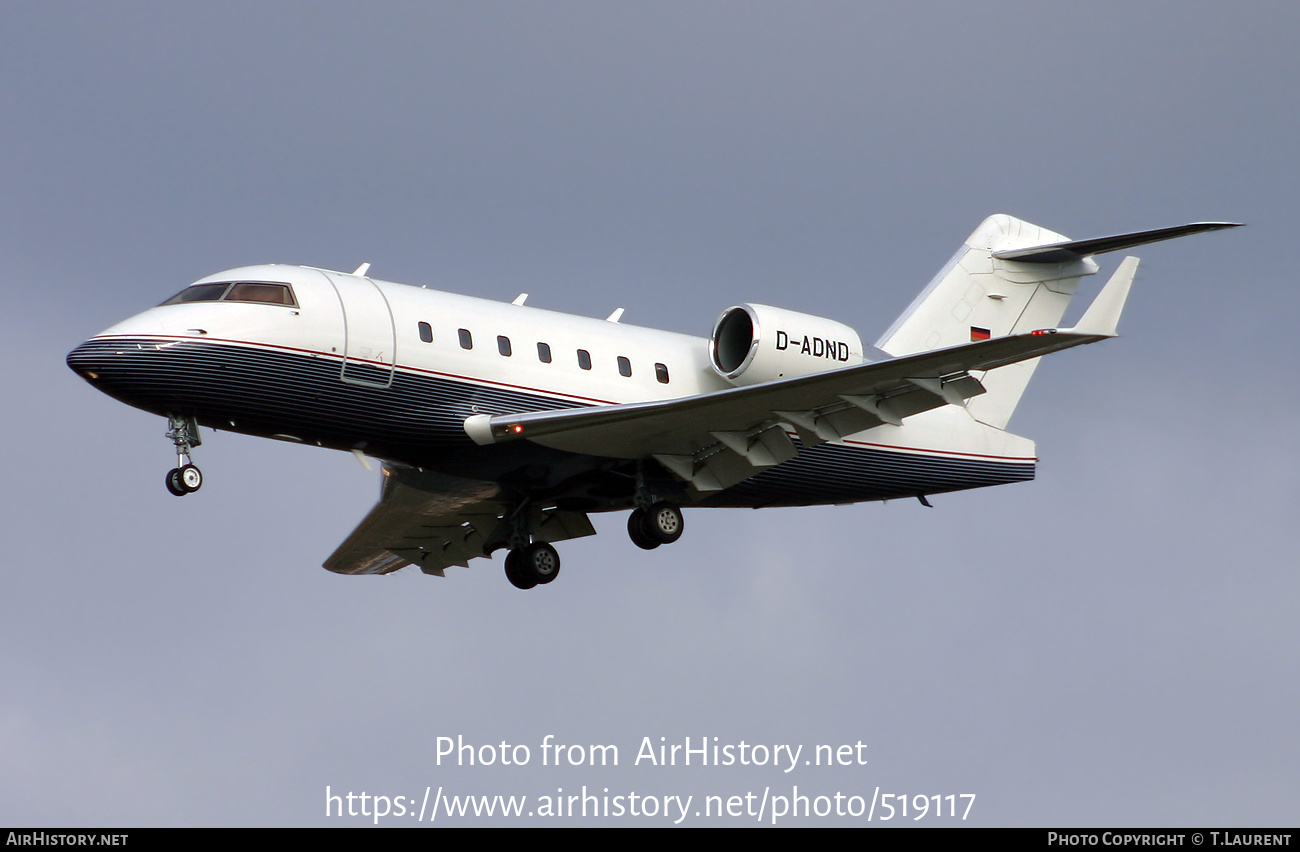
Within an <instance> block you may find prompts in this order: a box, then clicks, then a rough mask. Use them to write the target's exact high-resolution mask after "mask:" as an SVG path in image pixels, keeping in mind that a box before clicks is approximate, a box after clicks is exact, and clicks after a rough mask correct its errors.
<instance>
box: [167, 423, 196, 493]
mask: <svg viewBox="0 0 1300 852" xmlns="http://www.w3.org/2000/svg"><path fill="white" fill-rule="evenodd" d="M167 426H168V429H167V437H168V438H171V439H172V443H173V444H175V445H176V467H174V468H172V469H171V470H169V471H167V478H166V483H167V490H168V491H170V492H171V493H172V494H175V495H176V496H177V497H184V496H185V495H186V494H191V493H193V492H195V491H198V490H199V489H200V488H202V487H203V471H201V470H199V468H198V466H197V465H195V464H194V460H193V459H192V458H191V457H190V454H191V453H192V452H193V450H194V448H195V447H197V446H198V445H200V444H202V443H203V439H202V438H201V437H200V436H199V424H198V421H196V420H195V419H194V418H193V417H179V416H177V415H175V414H169V415H167Z"/></svg>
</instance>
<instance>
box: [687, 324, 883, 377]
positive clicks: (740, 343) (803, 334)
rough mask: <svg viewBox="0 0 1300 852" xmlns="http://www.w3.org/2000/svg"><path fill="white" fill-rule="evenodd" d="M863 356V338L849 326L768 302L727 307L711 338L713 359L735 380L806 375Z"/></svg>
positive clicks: (721, 371) (717, 368)
mask: <svg viewBox="0 0 1300 852" xmlns="http://www.w3.org/2000/svg"><path fill="white" fill-rule="evenodd" d="M862 361H863V358H862V341H861V339H859V337H858V333H857V332H856V331H854V330H853V329H851V328H849V327H848V326H847V325H844V324H843V323H839V322H836V321H835V320H829V319H825V318H824V317H815V316H812V315H810V314H801V313H796V312H795V311H787V310H785V309H783V308H773V307H770V306H768V305H736V306H733V307H730V308H727V309H726V310H725V311H723V312H722V315H721V316H719V317H718V321H717V322H716V323H714V324H713V336H712V337H710V338H709V363H710V364H712V365H713V369H714V371H715V372H716V373H717V374H718V375H719V376H722V377H723V378H724V379H726V380H727V381H729V382H731V383H732V384H733V385H753V384H758V383H760V382H770V381H772V380H774V379H782V378H788V377H790V376H804V375H808V374H809V373H820V372H823V371H825V370H833V369H835V368H837V367H847V366H850V365H852V364H861V363H862Z"/></svg>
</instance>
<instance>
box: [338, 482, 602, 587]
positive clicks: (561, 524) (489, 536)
mask: <svg viewBox="0 0 1300 852" xmlns="http://www.w3.org/2000/svg"><path fill="white" fill-rule="evenodd" d="M383 470H384V485H383V490H382V492H381V494H380V498H379V502H378V503H376V504H375V507H374V508H373V509H371V510H370V514H368V515H366V517H365V519H364V520H362V521H361V523H360V524H359V525H358V526H357V528H356V529H355V530H353V531H352V534H351V535H350V536H348V537H347V539H346V540H345V541H344V542H343V543H342V544H341V545H339V548H338V549H337V550H335V551H334V553H333V554H331V555H330V557H329V558H328V559H326V560H325V567H326V568H328V569H329V570H331V571H333V572H335V573H337V574H389V573H391V572H393V571H396V570H398V569H399V568H404V567H406V566H407V565H418V566H419V568H420V570H421V571H423V572H424V573H426V574H436V575H437V576H439V577H441V576H443V571H444V570H445V569H446V568H448V567H450V566H452V565H461V566H466V565H468V563H469V560H470V559H473V558H474V557H476V556H489V555H491V553H492V551H493V550H494V549H496V548H497V547H501V546H504V545H505V544H506V543H507V542H508V541H509V538H510V529H511V523H510V520H511V518H510V515H509V513H510V511H511V506H510V504H508V503H507V501H506V500H505V497H504V495H503V494H501V490H500V488H499V487H498V486H497V485H496V484H495V483H491V482H483V481H479V480H470V479H460V478H457V477H451V476H443V475H440V474H435V473H430V472H428V471H417V470H414V469H412V468H408V467H403V466H398V465H392V464H387V463H386V464H384V468H383ZM525 510H530V509H527V508H526V509H525ZM531 511H536V512H537V513H538V515H539V516H540V517H539V518H538V519H537V521H538V524H539V525H538V526H537V527H536V531H535V532H534V537H535V538H537V539H538V540H541V541H562V540H564V539H567V538H578V537H580V536H584V535H594V534H595V532H596V531H595V529H594V528H593V527H592V525H591V522H590V521H589V520H588V519H587V516H586V515H584V514H582V513H580V512H561V511H556V510H551V511H549V512H547V511H539V510H537V509H536V508H535V507H534V508H532V509H531Z"/></svg>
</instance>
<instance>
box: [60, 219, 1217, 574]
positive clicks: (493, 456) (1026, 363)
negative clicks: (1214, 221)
mask: <svg viewBox="0 0 1300 852" xmlns="http://www.w3.org/2000/svg"><path fill="white" fill-rule="evenodd" d="M1213 227H1221V226H1219V225H1214V226H1210V225H1202V226H1183V229H1181V231H1180V233H1170V234H1168V235H1164V232H1144V233H1143V234H1137V235H1123V236H1121V237H1116V238H1105V239H1106V240H1110V241H1111V243H1105V241H1104V240H1096V241H1080V242H1075V243H1071V242H1069V241H1066V240H1065V238H1063V237H1061V236H1060V235H1059V234H1053V233H1052V232H1050V231H1044V230H1042V229H1039V228H1037V227H1036V226H1032V225H1028V223H1023V222H1020V221H1019V220H1015V219H1012V218H1011V217H992V218H991V219H989V220H987V221H986V222H985V224H984V225H982V226H981V229H980V230H977V231H976V233H975V234H973V235H972V237H971V239H969V240H968V241H967V244H966V245H965V246H963V248H962V250H961V251H959V252H958V255H957V257H955V258H954V261H953V263H950V264H949V266H948V268H946V269H945V270H944V272H942V273H940V275H939V277H937V278H936V279H935V281H934V282H933V283H932V284H931V285H930V287H929V288H927V290H926V292H925V293H923V294H922V296H921V297H918V300H917V302H916V303H914V305H913V306H912V308H910V309H909V311H908V313H907V314H905V315H904V316H903V317H901V318H900V320H899V322H897V323H895V326H894V327H893V328H892V329H891V330H890V332H889V333H887V334H886V336H885V337H884V338H882V340H881V341H880V344H879V345H880V346H881V347H882V350H884V351H882V350H869V349H867V348H866V347H864V346H863V345H862V344H861V342H860V340H859V339H858V338H857V335H856V333H855V332H854V331H853V330H852V329H850V328H848V327H847V326H844V325H842V324H840V323H838V322H836V321H833V320H826V319H821V318H817V317H810V316H807V315H803V314H796V313H794V312H790V311H783V310H780V309H775V308H766V307H764V306H750V305H742V306H735V307H732V308H729V309H728V311H726V312H724V314H723V316H722V317H720V318H719V322H718V324H717V325H716V326H715V329H714V333H713V335H712V336H711V337H709V338H701V337H693V336H689V335H683V334H676V333H672V332H666V331H658V330H653V329H647V328H640V327H637V326H634V325H627V324H624V323H621V322H617V321H610V320H602V319H593V318H588V317H580V316H573V315H569V314H563V313H557V312H553V311H547V310H541V309H538V308H533V307H528V306H526V305H524V304H522V297H521V298H520V299H518V300H516V302H517V303H503V302H496V301H490V300H486V299H481V298H474V297H470V296H463V295H457V294H453V293H445V292H440V291H436V290H430V289H425V288H422V287H413V286H409V285H403V284H395V283H391V282H386V281H380V280H376V279H373V278H370V277H368V276H367V275H366V272H367V271H368V267H365V268H362V269H358V270H357V272H356V273H343V272H335V271H329V270H322V269H316V268H311V267H300V266H285V265H274V264H272V265H262V266H248V267H241V268H237V269H231V270H227V271H224V272H220V273H217V274H215V275H211V276H208V277H207V278H204V279H201V280H200V281H198V282H196V283H195V284H194V285H191V286H190V287H189V288H186V290H184V291H182V293H180V294H178V295H177V296H176V297H173V299H171V300H168V302H165V303H164V304H162V305H159V306H158V307H154V308H151V309H149V310H147V311H144V312H143V313H140V314H137V315H135V316H133V317H131V318H129V319H127V320H124V321H123V322H120V323H118V324H117V325H114V326H112V327H111V328H109V329H106V330H105V331H103V332H101V333H100V334H97V335H95V336H94V337H92V338H90V339H89V340H87V341H86V342H84V343H82V344H81V345H80V346H78V347H77V348H76V349H74V350H73V351H72V352H71V353H70V354H69V355H68V357H67V361H68V365H69V366H70V367H71V368H72V369H73V370H74V371H76V372H77V373H78V374H79V375H81V376H82V377H83V378H85V379H86V380H87V381H89V382H90V383H91V384H93V385H94V386H95V387H96V388H98V389H99V390H101V391H103V392H104V393H106V394H108V395H110V396H112V397H114V398H116V399H119V400H121V401H122V402H125V403H127V404H129V405H132V406H135V407H137V408H140V409H143V410H145V411H149V412H152V413H154V414H158V415H161V416H164V417H167V418H169V421H170V422H171V424H172V428H173V431H172V432H171V433H169V435H170V436H172V437H173V439H174V442H175V443H176V447H177V453H178V468H177V469H174V470H173V471H172V472H171V473H169V475H168V488H169V489H171V490H172V491H173V493H175V494H178V495H184V494H186V493H189V492H191V491H194V490H197V488H198V486H199V485H200V484H201V476H200V475H199V473H198V470H197V468H195V467H194V466H193V464H192V463H191V462H190V460H189V454H190V451H191V450H192V448H193V447H194V446H197V445H198V443H199V437H198V426H199V425H202V426H208V427H210V428H213V429H216V430H221V431H235V432H241V433H245V434H250V435H258V436H262V437H270V438H277V439H281V440H286V441H293V442H298V443H304V444H314V445H317V446H321V447H326V448H330V449H337V450H349V451H354V452H359V453H364V454H365V455H367V456H371V457H374V458H378V459H381V460H382V461H383V462H384V463H385V473H386V474H387V477H386V484H385V491H384V497H383V499H382V500H381V502H380V504H379V505H378V506H377V507H376V509H375V511H374V512H372V514H371V517H369V518H367V520H366V521H365V522H363V525H362V527H360V528H358V530H357V532H356V533H354V534H353V537H352V538H350V539H349V540H348V542H346V543H345V545H344V547H343V548H340V551H339V552H338V553H336V554H335V556H334V557H331V561H330V562H327V567H330V568H331V569H332V570H336V571H340V572H343V573H387V572H389V571H392V570H396V569H397V568H399V567H403V566H404V565H407V564H412V563H413V564H417V565H420V567H422V568H423V569H424V570H425V571H426V572H428V573H435V574H441V573H442V568H443V567H445V566H446V565H449V564H465V562H466V561H467V560H468V559H469V558H473V557H474V556H484V555H489V554H490V553H491V552H492V550H494V549H496V548H499V547H509V548H510V549H511V558H512V559H513V560H514V564H513V566H512V563H511V561H510V560H507V574H508V575H509V576H510V577H511V580H512V582H514V583H515V585H518V586H521V587H528V586H529V585H535V584H537V583H546V582H549V581H550V579H553V577H554V572H557V571H558V556H554V548H551V547H550V545H549V544H547V542H550V541H557V540H561V539H563V538H569V537H574V536H577V535H585V534H590V532H591V528H590V524H589V522H587V520H586V513H590V512H601V511H614V510H621V509H634V510H635V512H639V513H640V514H639V515H637V516H636V517H634V518H633V519H632V520H631V521H630V522H629V531H630V533H631V535H632V538H633V540H634V541H636V542H637V543H638V544H639V545H640V546H642V547H646V548H651V547H655V546H658V545H659V544H662V543H668V542H670V541H673V540H675V538H676V536H677V535H680V533H681V515H680V512H677V509H678V507H680V506H748V507H764V506H795V505H815V504H829V503H853V502H859V501H866V500H884V499H891V498H899V497H918V498H920V499H921V500H922V502H925V497H926V496H927V495H931V494H937V493H942V492H948V491H955V490H961V489H968V488H977V487H982V486H988V485H998V484H1004V483H1011V482H1020V481H1025V480H1029V479H1032V478H1033V476H1034V467H1035V462H1036V459H1035V456H1034V445H1033V442H1032V441H1029V440H1027V439H1025V438H1021V437H1019V436H1016V435H1013V434H1011V433H1009V432H1007V431H1005V429H1004V428H1003V427H1004V426H1005V422H1006V419H1007V418H1008V417H1009V416H1010V412H1011V409H1013V408H1014V406H1015V404H1016V401H1017V400H1018V398H1019V395H1020V392H1021V391H1022V390H1023V387H1024V384H1025V383H1027V381H1028V376H1029V374H1030V373H1032V370H1033V365H1034V364H1035V363H1036V359H1037V355H1040V354H1046V352H1050V351H1054V350H1056V349H1061V348H1066V347H1067V346H1071V345H1077V344H1079V343H1088V342H1093V341H1095V340H1100V339H1104V338H1105V337H1109V336H1113V334H1114V321H1115V320H1117V319H1118V313H1119V309H1120V308H1122V305H1123V297H1124V295H1125V294H1126V293H1127V286H1128V281H1131V278H1132V271H1133V269H1135V268H1136V261H1135V260H1134V261H1132V263H1131V268H1130V269H1129V270H1128V271H1127V273H1125V275H1126V276H1127V279H1126V280H1124V281H1119V282H1118V283H1117V282H1116V280H1112V286H1108V288H1107V291H1104V292H1103V296H1102V297H1099V298H1098V300H1097V303H1095V304H1094V307H1093V308H1092V309H1090V310H1089V313H1088V315H1087V316H1086V317H1085V320H1088V319H1089V317H1091V318H1092V319H1091V320H1089V322H1088V323H1080V326H1079V327H1077V328H1076V329H1062V330H1058V329H1055V328H1054V327H1053V326H1055V324H1056V322H1058V321H1059V319H1060V315H1061V312H1062V311H1063V310H1064V308H1065V303H1066V302H1068V301H1069V298H1070V296H1071V295H1072V293H1073V292H1074V287H1075V283H1076V282H1077V281H1078V280H1079V278H1080V277H1082V276H1083V275H1088V274H1091V273H1092V272H1094V271H1096V265H1095V264H1094V263H1092V261H1091V259H1090V257H1089V255H1090V254H1091V253H1093V252H1092V251H1085V249H1095V251H1109V250H1112V243H1117V244H1116V245H1114V246H1113V247H1123V246H1128V245H1134V244H1140V243H1141V242H1149V241H1152V240H1153V239H1165V238H1169V237H1170V236H1179V235H1182V233H1193V232H1195V230H1209V229H1213ZM1188 229H1194V230H1188ZM1168 230H1169V231H1170V232H1172V231H1175V230H1179V229H1168ZM1157 233H1159V234H1162V235H1161V236H1156V237H1152V236H1151V235H1153V234H1157ZM1139 237H1144V238H1145V239H1138V238H1139ZM1103 243H1105V244H1104V245H1103ZM1035 252H1037V255H1035V254H1034V253H1035ZM1000 255H1007V256H1008V258H1009V259H1005V260H1003V259H1000ZM1011 255H1015V256H1014V257H1011ZM1121 277H1123V276H1121V275H1120V274H1119V273H1117V276H1116V278H1117V279H1118V278H1121ZM1121 290H1122V292H1120V291H1121ZM1107 292H1110V294H1111V295H1109V296H1107V295H1106V293H1107ZM1116 300H1117V305H1116V304H1112V303H1115V302H1116ZM1103 302H1106V304H1102V303H1103ZM1036 312H1037V314H1036ZM1111 314H1113V316H1111ZM1039 315H1041V316H1039ZM1039 319H1041V320H1046V321H1045V322H1042V323H1041V324H1039V323H1037V322H1035V321H1036V320H1039ZM1107 322H1109V328H1106V327H1103V326H1105V325H1106V323H1107ZM1085 325H1087V326H1089V327H1084V326H1085ZM1094 326H1095V327H1094ZM1058 331H1059V332H1060V334H1058ZM1034 335H1037V337H1034ZM936 353H939V354H936ZM985 385H987V389H986V387H985ZM1004 386H1006V387H1004ZM1008 388H1009V389H1008ZM986 392H987V393H988V394H989V399H987V400H983V401H980V400H979V397H980V396H981V395H983V394H985V393H986ZM972 398H973V399H972ZM968 401H970V404H968ZM977 401H979V404H980V405H983V406H984V408H983V409H978V407H977V405H976V402H977ZM981 412H983V413H981ZM668 510H671V511H668ZM665 512H667V514H665ZM674 513H675V514H674ZM651 516H654V517H655V518H658V519H659V522H660V526H659V527H656V526H655V525H654V524H653V523H651V522H650V521H649V520H646V518H649V517H651ZM457 536H459V537H460V539H459V540H458V539H457ZM345 551H346V552H345ZM552 557H554V564H553V570H552V569H551V568H548V565H549V563H547V560H548V559H551V558H552ZM524 561H528V564H529V565H534V563H536V565H534V567H535V568H536V570H535V571H534V572H533V573H532V574H529V573H528V571H527V570H525V569H521V568H520V567H519V565H521V564H523V562H524ZM548 570H550V571H551V573H549V574H548V573H547V571H548ZM534 581H535V582H534Z"/></svg>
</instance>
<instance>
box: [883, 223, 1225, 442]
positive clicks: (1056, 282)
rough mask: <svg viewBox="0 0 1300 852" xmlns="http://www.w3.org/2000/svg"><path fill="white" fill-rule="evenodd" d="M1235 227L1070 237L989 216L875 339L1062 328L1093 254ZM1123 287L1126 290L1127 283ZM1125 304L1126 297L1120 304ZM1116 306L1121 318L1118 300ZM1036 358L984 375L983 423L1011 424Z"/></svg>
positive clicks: (929, 345) (935, 344)
mask: <svg viewBox="0 0 1300 852" xmlns="http://www.w3.org/2000/svg"><path fill="white" fill-rule="evenodd" d="M1232 227H1236V225H1234V224H1230V223H1227V222H1201V223H1196V224H1192V225H1183V226H1179V227H1176V228H1163V229H1160V230H1157V231H1142V232H1138V233H1134V234H1119V235H1116V236H1112V237H1101V238H1099V239H1091V240H1070V239H1069V238H1068V237H1065V236H1063V235H1061V234H1057V233H1054V232H1052V231H1049V230H1047V229H1046V228H1040V227H1038V226H1037V225H1032V224H1030V223H1029V222H1024V221H1022V220H1020V219H1016V218H1015V217H1013V216H1007V215H1006V214H1002V213H999V214H997V215H994V216H990V217H989V218H987V219H985V220H984V221H983V222H982V223H980V226H979V227H978V228H976V229H975V233H973V234H971V235H970V237H969V238H967V240H966V243H965V245H963V246H962V247H961V249H960V250H958V252H957V254H955V255H954V256H953V258H952V260H950V261H948V265H947V266H945V267H944V268H943V269H942V270H941V271H940V272H939V274H938V275H937V276H935V278H934V280H933V281H931V282H930V284H929V285H928V286H927V287H926V288H925V289H924V290H923V291H921V294H920V295H919V296H917V297H916V300H915V301H914V302H912V304H911V305H910V306H909V307H908V309H907V310H906V311H904V312H903V314H902V316H900V317H899V318H898V319H897V320H895V321H894V324H893V325H892V326H890V328H889V330H888V331H886V332H885V334H884V336H882V337H881V338H880V340H879V341H878V342H877V343H876V346H877V347H879V348H880V349H883V350H884V351H886V352H888V353H889V354H890V355H911V354H913V353H916V352H925V351H929V350H931V349H938V348H942V347H946V346H956V345H958V344H962V343H969V342H970V341H972V340H982V339H985V338H991V337H1003V336H1005V335H1009V334H1020V333H1024V332H1029V331H1033V330H1035V329H1040V328H1055V327H1056V326H1057V325H1059V324H1060V322H1061V317H1062V316H1064V315H1065V309H1066V307H1068V306H1069V304H1070V299H1071V298H1072V297H1073V296H1074V292H1075V289H1076V288H1077V286H1078V283H1079V279H1080V278H1082V277H1083V276H1085V275H1093V274H1095V273H1096V272H1097V264H1096V263H1095V262H1094V261H1093V260H1092V255H1094V254H1101V253H1102V252H1108V251H1117V250H1120V249H1124V248H1129V247H1132V246H1136V245H1143V244H1145V243H1151V242H1156V241H1159V240H1168V239H1173V238H1175V237H1181V236H1186V235H1188V234H1195V233H1200V232H1203V231H1213V230H1219V229H1221V228H1232ZM1135 269H1136V260H1134V261H1133V262H1132V263H1131V264H1130V263H1127V262H1126V263H1125V264H1124V267H1123V268H1122V269H1121V272H1123V273H1124V274H1125V275H1126V276H1127V277H1129V278H1130V279H1131V277H1132V274H1133V272H1134V271H1135ZM1123 289H1124V293H1125V294H1127V288H1126V287H1125V288H1123ZM1122 306H1123V299H1122V298H1120V300H1119V304H1118V307H1122ZM1108 311H1109V309H1108ZM1113 312H1114V313H1115V314H1116V316H1115V317H1114V318H1115V319H1118V308H1115V310H1114V311H1113ZM1091 313H1092V311H1090V312H1089V314H1091ZM1088 319H1091V320H1100V319H1102V317H1100V315H1099V316H1097V317H1089V318H1088ZM1037 366H1038V359H1037V358H1034V359H1032V360H1029V361H1022V362H1020V363H1017V364H1009V365H1007V366H1005V367H999V368H997V369H995V370H989V371H988V372H987V373H985V374H984V375H983V376H979V375H977V376H976V378H977V379H979V380H980V381H981V382H982V383H983V385H984V387H985V388H986V389H987V391H988V392H987V393H985V394H983V395H981V396H978V397H975V398H974V399H971V400H970V401H969V402H968V403H967V405H966V408H967V411H969V412H970V414H971V416H972V417H974V418H975V419H976V420H978V421H980V422H982V423H986V424H988V425H989V426H994V427H996V428H998V429H1005V428H1006V425H1007V422H1008V421H1009V420H1010V419H1011V414H1012V412H1014V411H1015V408H1016V404H1017V403H1018V402H1019V401H1020V397H1021V395H1022V394H1023V393H1024V391H1025V387H1026V386H1027V385H1028V384H1029V380H1030V378H1032V377H1033V375H1034V369H1035V368H1036V367H1037Z"/></svg>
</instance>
